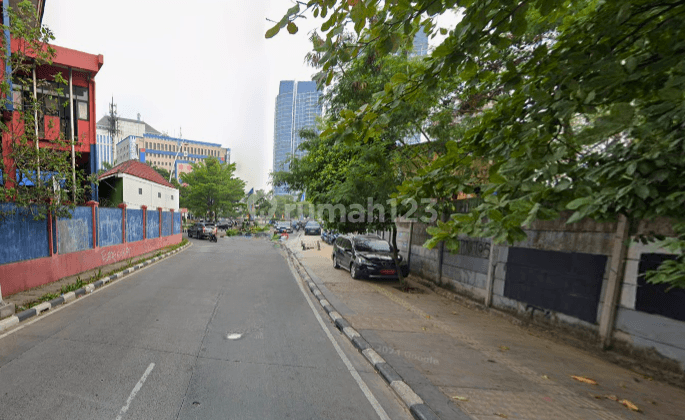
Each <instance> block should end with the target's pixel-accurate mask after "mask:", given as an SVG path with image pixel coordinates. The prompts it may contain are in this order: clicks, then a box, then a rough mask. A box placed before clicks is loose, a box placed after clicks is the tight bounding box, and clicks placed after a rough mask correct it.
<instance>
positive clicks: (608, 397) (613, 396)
mask: <svg viewBox="0 0 685 420" xmlns="http://www.w3.org/2000/svg"><path fill="white" fill-rule="evenodd" d="M605 398H606V399H607V400H611V401H618V397H617V396H616V395H607V396H605Z"/></svg>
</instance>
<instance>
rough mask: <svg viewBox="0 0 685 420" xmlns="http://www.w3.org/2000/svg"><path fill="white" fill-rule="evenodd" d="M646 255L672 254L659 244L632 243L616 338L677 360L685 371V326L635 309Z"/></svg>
mask: <svg viewBox="0 0 685 420" xmlns="http://www.w3.org/2000/svg"><path fill="white" fill-rule="evenodd" d="M645 253H646V254H651V253H658V254H671V252H670V251H669V250H667V249H665V248H661V247H659V246H658V245H657V244H649V245H644V244H642V243H640V242H636V241H632V242H631V244H630V248H628V255H627V260H626V266H625V274H624V276H623V284H622V288H621V298H620V301H619V305H618V310H617V312H616V332H615V335H614V337H615V338H616V339H619V340H621V341H623V342H624V343H627V344H631V345H633V346H636V347H639V348H644V349H654V350H656V351H657V353H659V354H661V355H663V356H665V357H667V358H669V359H673V360H677V361H678V362H679V363H680V364H681V366H682V368H683V370H685V322H682V321H678V320H674V319H670V318H667V317H665V316H661V315H656V314H650V313H646V312H642V311H639V310H636V309H635V306H636V305H635V304H636V295H637V290H638V287H639V286H638V265H639V263H640V258H641V256H642V254H645ZM683 307H685V301H683Z"/></svg>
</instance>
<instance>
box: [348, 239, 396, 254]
mask: <svg viewBox="0 0 685 420" xmlns="http://www.w3.org/2000/svg"><path fill="white" fill-rule="evenodd" d="M354 245H355V248H356V249H357V251H360V252H390V244H389V243H387V242H385V241H383V240H381V239H357V240H355V241H354Z"/></svg>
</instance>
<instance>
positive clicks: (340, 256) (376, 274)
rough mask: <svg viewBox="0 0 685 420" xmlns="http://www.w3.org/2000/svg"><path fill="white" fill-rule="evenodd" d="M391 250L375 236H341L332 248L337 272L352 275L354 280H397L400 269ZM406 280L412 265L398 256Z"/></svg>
mask: <svg viewBox="0 0 685 420" xmlns="http://www.w3.org/2000/svg"><path fill="white" fill-rule="evenodd" d="M392 253H393V249H392V246H390V244H389V243H388V242H386V241H385V240H383V239H381V238H380V237H378V236H375V235H341V236H339V237H338V238H337V239H336V240H335V242H334V244H333V254H332V255H331V258H332V259H333V267H334V268H340V267H342V268H344V269H346V270H349V271H350V275H351V276H352V278H353V279H361V278H372V279H385V278H389V279H396V278H397V277H398V276H397V267H396V266H395V262H394V261H393V260H392ZM397 258H398V262H399V263H400V269H401V270H402V275H403V276H408V275H409V265H407V263H406V262H405V261H402V256H401V255H398V256H397Z"/></svg>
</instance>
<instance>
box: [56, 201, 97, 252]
mask: <svg viewBox="0 0 685 420" xmlns="http://www.w3.org/2000/svg"><path fill="white" fill-rule="evenodd" d="M57 229H58V232H59V234H58V236H57V239H58V241H57V250H58V252H59V253H60V254H68V253H70V252H77V251H83V250H84V249H91V248H93V211H92V209H91V208H90V207H76V208H75V209H73V210H72V211H71V219H59V220H57Z"/></svg>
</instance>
